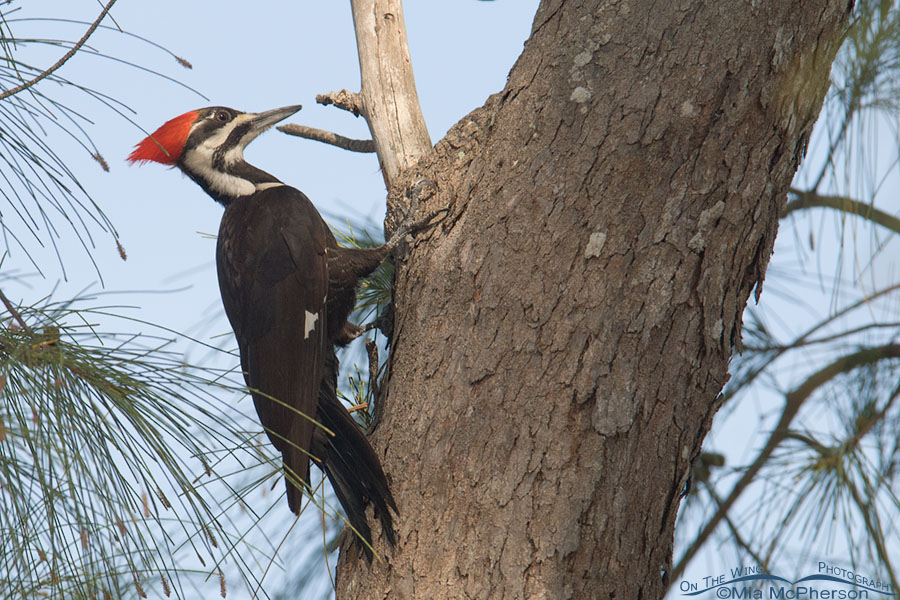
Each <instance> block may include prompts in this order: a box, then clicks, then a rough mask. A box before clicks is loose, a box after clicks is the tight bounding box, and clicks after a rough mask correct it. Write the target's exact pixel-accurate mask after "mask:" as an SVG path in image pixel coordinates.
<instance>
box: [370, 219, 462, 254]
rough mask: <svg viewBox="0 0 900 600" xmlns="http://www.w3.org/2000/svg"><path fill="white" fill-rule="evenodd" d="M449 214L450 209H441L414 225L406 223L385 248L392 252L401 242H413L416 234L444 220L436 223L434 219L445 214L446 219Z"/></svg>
mask: <svg viewBox="0 0 900 600" xmlns="http://www.w3.org/2000/svg"><path fill="white" fill-rule="evenodd" d="M449 212H450V209H449V208H441V209H438V210H436V211H433V212H430V213H428V215H426V216H425V218H423V219H420V220H418V221H415V222H413V223H412V224H409V225H407V224H405V223H404V224H403V225H401V226H400V229H398V230H397V231H396V232H395V233H394V235H392V236H391V239H389V240H388V241H387V243H386V244H385V246H386V247H387V249H388V251H389V252H390V251H392V250H393V249H394V248H396V247H397V246H398V245H399V244H400V242H402V241H404V240H407V241H409V242H411V241H412V237H413V236H414V235H415V234H417V233H419V232H421V231H424V230H426V229H430V228H432V227H434V226H435V225H437V224H438V223H440V222H441V221H442V220H443V218H442V219H439V220H437V221H435V220H434V218H435V217H436V216H438V215H440V214H441V213H444V217H446V215H447V213H449Z"/></svg>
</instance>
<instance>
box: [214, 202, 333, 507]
mask: <svg viewBox="0 0 900 600" xmlns="http://www.w3.org/2000/svg"><path fill="white" fill-rule="evenodd" d="M325 242H326V234H325V224H324V222H323V221H322V219H321V217H320V216H319V214H318V212H317V211H316V209H315V208H314V207H313V205H312V203H311V202H310V201H309V199H308V198H306V196H305V195H303V194H302V193H301V192H300V191H298V190H295V189H293V188H290V187H287V186H279V187H275V188H271V189H269V190H265V191H264V192H260V193H259V194H256V195H254V196H252V197H251V198H249V199H240V200H237V201H235V202H234V203H232V204H231V205H229V207H228V208H227V209H226V211H225V215H224V216H223V218H222V225H221V227H220V231H219V242H218V251H217V264H218V270H219V285H220V288H221V292H222V300H223V303H224V305H225V312H226V313H227V315H228V319H229V321H230V322H231V325H232V328H233V329H234V331H235V336H236V337H237V340H238V345H239V347H240V352H241V364H242V367H243V369H244V377H245V379H246V381H247V385H248V387H250V388H251V390H255V392H254V394H253V400H254V404H255V405H256V412H257V414H258V415H259V419H260V421H261V423H262V425H263V427H264V428H265V429H266V433H267V434H268V435H269V439H270V441H271V442H272V444H273V445H274V446H275V447H276V448H277V449H278V450H280V451H281V453H282V456H283V458H284V464H285V467H286V468H287V469H288V470H289V472H292V473H291V475H292V478H296V479H297V480H300V481H303V482H306V483H308V481H309V475H308V471H309V460H308V458H309V455H308V454H307V453H308V452H309V448H310V444H311V441H312V434H313V430H314V428H315V424H314V423H313V422H312V421H311V419H314V418H315V416H316V408H317V404H318V394H319V388H320V386H321V382H322V376H323V373H324V362H325V348H326V344H327V343H328V340H327V336H326V323H327V315H326V312H325V302H326V295H327V293H328V267H327V263H326V256H325ZM273 398H274V400H273ZM300 499H301V494H300V493H299V491H298V490H297V489H296V488H295V487H294V486H292V485H291V484H290V483H289V484H288V501H289V503H290V505H291V509H292V510H294V511H295V512H296V511H298V510H299V508H300Z"/></svg>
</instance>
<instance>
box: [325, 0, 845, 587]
mask: <svg viewBox="0 0 900 600" xmlns="http://www.w3.org/2000/svg"><path fill="white" fill-rule="evenodd" d="M850 8H851V7H850V6H848V3H847V1H846V0H817V1H803V2H801V1H795V2H788V1H786V0H784V1H769V2H765V1H759V0H753V1H747V2H702V1H698V0H683V1H678V0H676V1H673V2H653V1H651V0H619V1H617V2H616V1H612V0H607V1H604V2H574V1H572V2H566V1H562V0H555V1H553V0H548V1H545V2H542V3H541V6H540V8H539V10H538V13H537V15H536V17H535V21H534V25H533V30H532V35H531V38H530V39H529V41H528V42H527V43H526V46H525V49H524V51H523V53H522V56H521V57H520V59H519V60H518V62H517V63H516V65H515V66H514V67H513V69H512V72H511V74H510V78H509V81H508V83H507V85H506V87H505V88H504V90H503V91H502V92H501V93H500V94H497V95H495V96H492V97H491V98H490V99H488V101H487V103H486V104H485V106H483V107H482V108H480V109H477V110H476V111H474V112H473V113H471V114H470V115H468V116H467V117H465V118H464V119H463V120H462V121H460V123H458V124H457V125H456V126H455V127H454V128H453V129H452V130H451V131H450V132H449V133H448V134H447V136H446V137H445V138H444V139H443V140H441V142H439V143H438V145H437V147H436V152H435V153H434V154H433V155H432V156H427V157H426V158H425V159H423V160H422V161H421V162H420V163H419V164H418V165H417V166H416V167H415V168H411V169H407V170H405V171H404V172H402V173H401V176H400V177H398V178H397V180H396V181H394V188H393V190H392V197H391V203H390V209H391V211H392V212H395V213H401V214H403V213H405V212H406V210H407V208H408V206H407V205H408V204H409V203H411V202H413V203H421V204H424V206H425V208H427V209H429V210H433V209H436V208H439V207H441V206H449V207H450V210H451V214H450V216H449V217H448V218H447V219H446V220H445V221H444V222H443V224H442V225H441V226H440V227H439V228H437V229H435V230H433V231H432V232H431V234H430V235H427V236H424V237H422V238H420V239H418V240H417V242H416V244H415V246H414V247H413V248H411V249H410V253H409V255H408V256H407V257H406V259H405V260H404V261H402V262H399V263H398V265H397V267H398V268H397V276H396V287H395V315H396V317H395V318H396V321H395V326H394V339H393V346H392V356H391V372H390V374H389V380H388V381H387V384H386V386H385V387H386V392H387V394H386V396H387V397H386V398H385V399H384V414H383V419H382V421H381V424H380V425H379V428H378V430H377V431H376V433H375V436H374V440H373V441H374V443H375V445H376V447H377V448H378V449H380V451H381V452H382V453H383V462H384V466H385V470H386V471H387V473H388V475H389V477H390V478H391V482H392V488H393V491H394V494H395V496H396V499H397V501H398V504H399V507H400V516H399V518H398V534H399V540H400V542H399V546H398V547H397V548H396V550H395V551H393V552H391V551H390V550H389V549H388V548H387V547H386V546H385V545H384V543H383V541H379V542H377V543H376V549H377V550H378V551H379V552H381V553H383V554H384V556H385V561H384V562H383V563H378V562H376V563H374V564H373V565H372V566H371V567H369V566H368V565H367V564H366V563H365V561H364V560H361V559H360V558H359V557H358V556H356V555H355V553H354V552H352V551H348V552H346V553H344V554H343V555H342V557H341V563H340V570H339V576H338V598H410V599H411V598H428V599H441V598H448V599H449V598H453V599H457V598H592V599H593V598H619V599H625V598H627V599H639V598H660V597H661V596H662V594H663V592H664V589H665V586H664V579H665V573H666V570H667V569H668V568H669V564H670V561H671V554H672V539H673V528H674V521H675V514H676V512H677V509H678V503H679V494H680V492H681V490H682V489H683V487H684V485H685V482H686V479H687V476H688V473H689V472H690V467H691V462H692V460H693V459H694V457H696V456H697V454H698V453H699V451H700V446H701V443H702V440H703V438H704V436H705V435H706V433H707V431H708V430H709V427H710V424H711V420H712V417H713V415H714V413H715V411H716V409H717V408H718V402H717V397H718V394H719V392H720V390H721V389H722V386H723V384H724V382H725V380H726V378H727V365H728V359H729V357H730V355H731V352H732V350H733V349H734V348H735V347H736V345H738V344H739V340H740V326H741V314H742V311H743V309H744V306H745V304H746V302H747V299H748V297H749V295H750V292H751V290H752V289H753V288H754V286H759V285H760V284H761V281H762V277H763V274H764V272H765V267H766V263H767V261H768V258H769V255H770V253H771V250H772V245H773V241H774V237H775V233H776V229H777V222H778V214H779V209H780V208H781V207H782V205H783V203H784V199H785V194H786V191H787V189H788V185H789V184H790V181H791V178H792V176H793V174H794V172H795V170H796V166H797V164H798V162H799V161H800V159H801V157H802V154H803V152H804V150H805V144H806V140H807V138H808V136H809V132H810V129H811V127H812V124H813V121H814V120H815V118H816V116H817V114H818V112H819V109H820V107H821V102H822V98H823V95H824V92H825V90H826V87H827V82H828V70H829V67H830V65H831V61H832V60H833V57H834V54H835V52H836V50H837V48H838V46H839V44H840V42H841V34H842V32H843V29H844V27H845V26H846V23H847V19H848V12H849V10H850ZM758 291H759V287H757V292H758Z"/></svg>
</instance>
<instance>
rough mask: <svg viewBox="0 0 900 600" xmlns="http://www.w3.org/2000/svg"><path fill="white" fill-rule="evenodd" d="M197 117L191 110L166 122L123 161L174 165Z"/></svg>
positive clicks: (195, 112)
mask: <svg viewBox="0 0 900 600" xmlns="http://www.w3.org/2000/svg"><path fill="white" fill-rule="evenodd" d="M198 117H199V114H198V113H197V111H195V110H192V111H191V112H186V113H184V114H183V115H181V116H179V117H175V118H174V119H172V120H171V121H167V122H166V124H165V125H163V126H162V127H160V128H159V129H157V130H156V131H154V132H153V133H152V134H151V135H150V136H148V137H145V138H144V139H143V140H141V141H140V143H139V144H138V145H137V146H135V147H134V151H132V153H131V154H129V155H128V158H126V159H125V160H127V161H128V162H132V163H135V162H140V163H144V162H148V161H153V162H158V163H162V164H164V165H174V164H175V163H176V162H177V161H178V159H179V158H181V152H182V151H183V150H184V144H185V142H187V138H188V134H190V132H191V127H192V126H193V125H194V123H196V122H197V118H198Z"/></svg>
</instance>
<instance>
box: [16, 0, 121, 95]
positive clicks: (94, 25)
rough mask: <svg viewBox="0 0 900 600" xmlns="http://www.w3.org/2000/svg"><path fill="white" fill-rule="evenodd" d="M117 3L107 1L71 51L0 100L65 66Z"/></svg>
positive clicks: (113, 0) (114, 0) (25, 88)
mask: <svg viewBox="0 0 900 600" xmlns="http://www.w3.org/2000/svg"><path fill="white" fill-rule="evenodd" d="M115 3H116V0H109V2H107V3H106V6H104V7H103V10H102V11H100V16H99V17H97V18H96V19H95V20H94V22H93V23H91V26H90V27H88V30H87V32H85V34H84V35H83V36H81V39H80V40H78V41H77V42H76V43H75V45H74V46H72V47H71V48H70V49H69V51H68V52H66V53H65V54H64V55H63V57H62V58H60V59H59V60H58V61H56V62H55V63H54V64H53V66H51V67H50V68H48V69H47V70H45V71H44V72H43V73H41V74H40V75H38V76H37V77H35V78H34V79H32V80H31V81H26V82H24V83H22V84H20V85H17V86H16V87H14V88H12V89H11V90H6V91H5V92H3V93H2V94H0V100H4V99H6V98H9V97H10V96H13V95H15V94H18V93H19V92H21V91H23V90H27V89H28V88H30V87H31V86H33V85H34V84H36V83H37V82H39V81H40V80H42V79H44V78H45V77H47V76H49V75H51V74H52V73H53V72H54V71H56V70H57V69H59V68H60V67H61V66H63V65H64V64H65V63H66V61H68V60H69V59H70V58H72V57H73V56H74V55H75V53H76V52H78V51H79V50H80V49H81V47H82V46H84V44H85V42H87V41H88V38H89V37H91V35H93V33H94V31H96V29H97V27H98V26H99V25H100V21H102V20H103V19H104V18H105V17H106V14H107V13H108V12H109V9H111V8H112V5H113V4H115Z"/></svg>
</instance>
